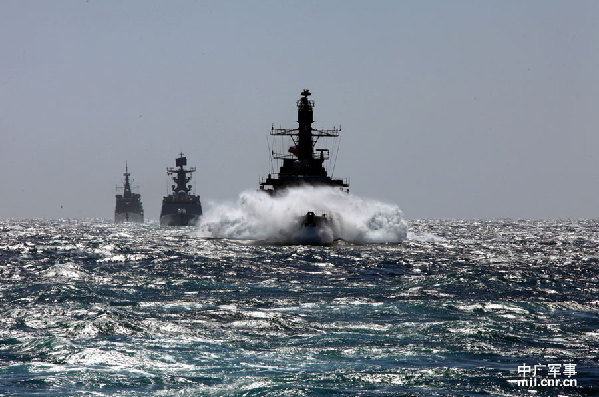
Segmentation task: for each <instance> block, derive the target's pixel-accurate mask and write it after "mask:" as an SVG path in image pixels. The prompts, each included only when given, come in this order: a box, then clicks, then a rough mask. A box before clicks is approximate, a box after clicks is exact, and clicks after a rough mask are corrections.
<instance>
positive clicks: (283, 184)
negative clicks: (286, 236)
mask: <svg viewBox="0 0 599 397" xmlns="http://www.w3.org/2000/svg"><path fill="white" fill-rule="evenodd" d="M310 95H311V93H310V91H309V90H307V89H305V90H303V91H302V93H301V97H300V99H298V101H297V123H298V127H297V128H292V129H287V128H274V126H273V127H272V128H271V131H270V135H272V136H277V137H285V136H288V137H290V138H291V140H292V142H293V144H294V145H293V146H291V147H289V149H288V152H287V153H275V152H274V151H271V155H272V158H273V159H274V160H279V161H281V160H282V161H283V164H282V166H281V167H280V169H279V172H278V174H268V176H267V177H266V178H263V179H261V180H260V191H263V192H266V193H268V194H270V195H274V196H276V195H278V194H282V193H283V192H284V191H285V190H287V189H289V188H293V187H299V186H305V185H310V186H326V187H332V188H338V189H340V190H343V191H345V192H348V193H349V183H348V182H347V181H346V180H344V179H334V178H332V177H331V176H329V175H328V173H327V170H326V169H325V167H324V162H325V161H326V160H329V157H330V153H329V149H319V148H316V144H317V142H318V140H319V138H336V137H338V136H339V133H340V132H341V128H340V127H339V128H336V127H334V128H333V129H328V130H320V129H315V128H313V127H312V123H314V101H313V100H310V99H308V97H309V96H310ZM331 222H333V220H332V217H331V216H327V214H317V213H315V211H308V212H307V213H306V214H305V215H302V216H301V217H300V218H299V219H298V220H297V223H298V227H297V233H296V235H295V237H297V238H295V239H294V240H295V241H296V242H300V243H307V244H321V243H323V242H324V243H328V242H331V241H329V239H328V238H324V239H323V235H324V234H325V233H324V232H323V229H324V228H329V229H330V226H331ZM328 234H330V233H328Z"/></svg>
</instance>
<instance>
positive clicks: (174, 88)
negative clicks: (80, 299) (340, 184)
mask: <svg viewBox="0 0 599 397" xmlns="http://www.w3.org/2000/svg"><path fill="white" fill-rule="evenodd" d="M598 19H599V2H598V1H582V0H577V1H551V0H530V1H526V2H521V1H516V0H507V1H503V0H502V1H492V0H488V1H478V0H471V1H461V0H457V1H434V0H427V1H420V0H415V1H348V0H342V1H341V0H340V1H333V0H330V1H290V0H289V1H278V0H276V1H275V0H273V1H261V0H256V1H220V0H214V1H191V0H175V1H166V0H164V1H153V0H126V1H111V0H102V1H100V0H58V1H51V2H50V1H43V0H38V1H34V0H2V1H0V166H1V167H2V170H3V172H2V173H0V218H40V217H44V218H95V217H100V218H106V219H110V218H112V217H113V213H114V202H115V199H114V195H115V193H116V191H115V187H116V186H117V185H120V184H122V178H123V177H122V173H123V172H124V167H125V162H126V161H127V162H128V165H129V171H130V172H131V173H132V176H133V178H134V179H135V183H134V184H135V185H136V186H139V192H140V193H141V195H142V201H143V204H144V208H145V213H146V218H147V219H158V217H159V213H160V203H161V200H162V196H164V195H165V194H166V191H167V187H168V186H169V185H170V182H169V181H168V179H167V176H166V172H165V168H166V167H169V166H174V165H175V157H177V154H178V153H179V152H184V153H185V154H186V155H187V158H188V164H189V165H191V166H195V167H197V170H198V171H197V172H196V173H195V174H194V178H193V180H192V184H193V185H194V189H195V191H196V193H197V194H200V195H201V197H202V203H203V204H204V206H205V208H206V207H208V206H210V205H211V203H220V202H223V201H235V200H236V199H237V197H238V196H239V193H240V192H242V191H244V190H255V189H257V188H258V181H259V178H260V177H264V176H266V174H267V173H268V171H269V156H268V155H269V152H268V146H267V137H268V132H269V131H270V128H271V126H272V125H273V124H274V125H275V126H276V127H278V126H281V127H287V128H294V127H295V126H296V125H297V123H296V120H297V109H296V104H295V102H296V100H297V99H298V98H299V96H300V92H301V91H302V90H303V89H304V88H308V89H310V90H311V92H312V97H311V99H313V100H314V101H315V103H316V106H315V109H314V113H315V120H316V122H315V124H314V127H316V128H320V129H326V128H332V127H333V126H339V125H341V127H342V132H341V139H340V141H339V144H340V148H339V152H338V157H337V161H336V164H335V177H344V178H350V182H351V186H350V188H351V191H352V194H355V195H357V196H359V197H364V198H368V199H375V200H379V201H383V202H386V203H391V204H396V205H398V206H399V207H400V208H401V209H402V210H403V211H404V214H405V216H406V218H408V219H417V218H429V219H435V218H468V219H472V218H534V219H542V218H593V219H597V218H599V205H598V204H599V109H598V104H599V24H597V20H598Z"/></svg>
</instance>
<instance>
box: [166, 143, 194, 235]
mask: <svg viewBox="0 0 599 397" xmlns="http://www.w3.org/2000/svg"><path fill="white" fill-rule="evenodd" d="M175 165H176V168H172V167H170V168H167V169H166V173H167V174H168V175H169V176H171V175H173V174H174V175H175V176H173V177H172V178H173V181H174V182H175V184H174V185H172V187H171V188H172V190H173V191H172V193H171V194H169V195H167V196H165V197H164V198H163V199H162V209H161V210H160V226H193V225H195V224H196V223H197V222H198V220H199V219H200V216H201V215H202V204H201V203H200V196H198V195H195V194H191V193H190V192H191V185H188V184H187V183H188V182H189V181H190V180H191V174H192V173H194V172H195V171H196V168H195V167H190V168H189V169H186V168H185V166H186V165H187V157H184V156H183V153H180V155H179V158H177V159H176V160H175ZM187 174H189V176H187Z"/></svg>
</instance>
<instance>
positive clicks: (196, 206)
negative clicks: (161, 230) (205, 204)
mask: <svg viewBox="0 0 599 397" xmlns="http://www.w3.org/2000/svg"><path fill="white" fill-rule="evenodd" d="M169 197H170V196H169ZM169 197H167V198H165V199H164V201H163V203H162V210H161V211H160V226H163V227H164V226H194V225H196V224H197V223H198V222H199V221H200V217H201V216H202V205H201V204H200V202H199V200H198V201H190V200H187V201H180V202H179V201H173V200H169Z"/></svg>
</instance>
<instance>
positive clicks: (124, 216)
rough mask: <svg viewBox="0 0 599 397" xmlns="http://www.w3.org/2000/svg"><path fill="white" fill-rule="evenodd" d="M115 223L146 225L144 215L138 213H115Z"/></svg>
mask: <svg viewBox="0 0 599 397" xmlns="http://www.w3.org/2000/svg"><path fill="white" fill-rule="evenodd" d="M114 222H115V223H123V222H134V223H144V214H143V213H141V214H140V213H137V212H130V211H129V212H115V213H114Z"/></svg>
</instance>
